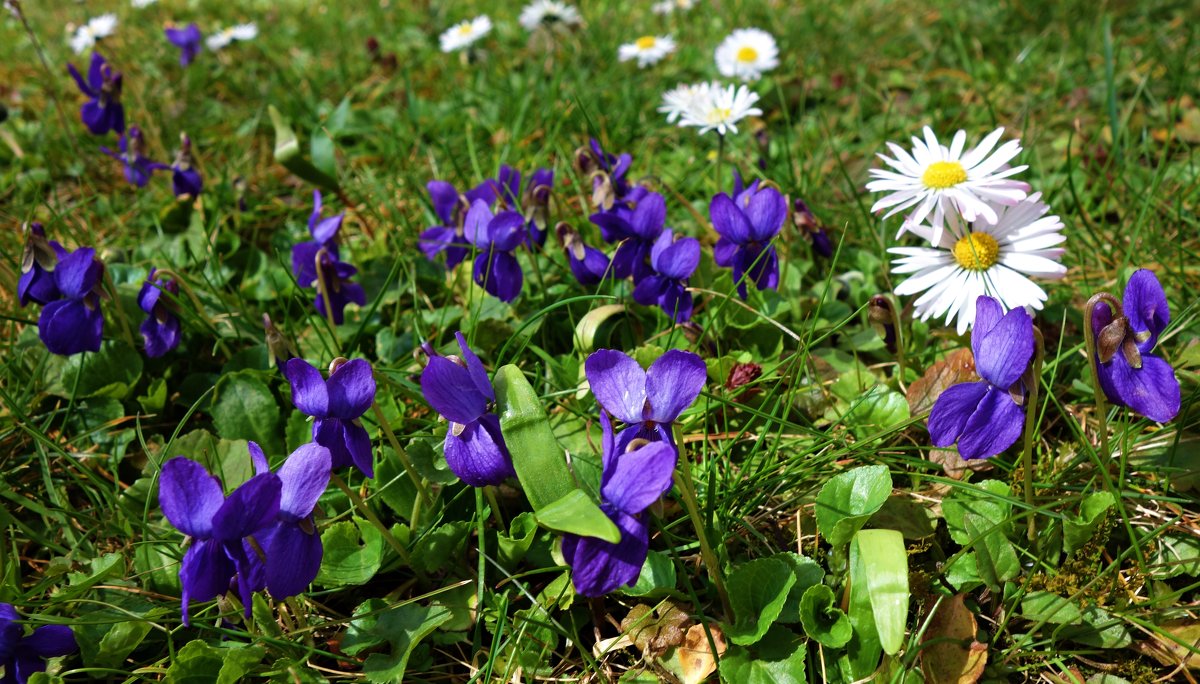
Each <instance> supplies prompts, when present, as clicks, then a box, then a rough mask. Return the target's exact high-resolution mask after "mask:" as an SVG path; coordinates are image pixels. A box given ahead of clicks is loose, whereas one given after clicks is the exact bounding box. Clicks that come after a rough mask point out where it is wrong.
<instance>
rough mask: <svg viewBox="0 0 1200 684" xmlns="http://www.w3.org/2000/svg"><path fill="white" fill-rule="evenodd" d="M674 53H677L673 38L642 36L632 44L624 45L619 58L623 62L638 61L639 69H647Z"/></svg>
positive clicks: (618, 52)
mask: <svg viewBox="0 0 1200 684" xmlns="http://www.w3.org/2000/svg"><path fill="white" fill-rule="evenodd" d="M672 52H675V39H674V38H672V37H671V36H642V37H641V38H638V39H637V40H635V41H633V42H632V43H626V44H624V45H622V46H621V47H620V48H619V49H618V50H617V58H618V59H620V60H621V61H622V62H628V61H629V60H631V59H637V62H638V67H639V68H645V67H648V66H650V65H651V64H656V63H658V62H659V61H661V60H662V58H663V57H666V56H667V55H669V54H671V53H672Z"/></svg>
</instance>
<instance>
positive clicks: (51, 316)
mask: <svg viewBox="0 0 1200 684" xmlns="http://www.w3.org/2000/svg"><path fill="white" fill-rule="evenodd" d="M53 275H54V286H55V287H56V288H57V289H58V293H59V296H60V297H62V298H61V299H56V300H54V301H52V302H49V303H48V304H46V305H45V307H43V308H42V314H41V316H39V317H38V337H41V338H42V342H43V343H44V344H45V345H46V349H48V350H50V352H51V353H54V354H60V355H62V356H70V355H71V354H78V353H79V352H83V351H93V352H94V351H100V340H101V338H102V337H103V335H104V315H103V314H102V313H101V312H100V280H101V278H102V277H103V276H104V264H102V263H101V262H100V260H99V259H97V258H96V250H94V249H92V248H91V247H80V248H79V249H77V250H75V251H74V252H71V253H70V254H67V255H65V256H63V257H62V258H61V259H60V260H59V262H58V265H57V266H55V267H54V271H53Z"/></svg>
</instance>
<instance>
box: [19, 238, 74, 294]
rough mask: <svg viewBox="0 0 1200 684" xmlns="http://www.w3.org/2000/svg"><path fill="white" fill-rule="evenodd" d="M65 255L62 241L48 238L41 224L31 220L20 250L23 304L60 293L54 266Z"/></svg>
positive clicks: (20, 289)
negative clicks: (55, 278) (23, 244)
mask: <svg viewBox="0 0 1200 684" xmlns="http://www.w3.org/2000/svg"><path fill="white" fill-rule="evenodd" d="M66 255H67V250H65V249H63V246H62V245H60V244H58V243H57V242H55V241H54V240H47V239H46V231H45V230H44V229H43V228H42V224H40V223H38V222H36V221H34V222H33V223H31V224H29V226H28V227H27V228H26V231H25V249H24V251H23V253H22V254H21V277H20V278H18V279H17V301H18V302H20V303H21V306H26V305H27V304H29V302H34V303H36V304H42V305H45V304H49V303H50V302H52V301H54V300H55V299H58V298H59V297H60V296H61V295H60V294H59V291H58V286H57V285H55V284H54V267H55V266H56V265H57V264H58V262H59V261H60V260H62V258H63V257H65V256H66Z"/></svg>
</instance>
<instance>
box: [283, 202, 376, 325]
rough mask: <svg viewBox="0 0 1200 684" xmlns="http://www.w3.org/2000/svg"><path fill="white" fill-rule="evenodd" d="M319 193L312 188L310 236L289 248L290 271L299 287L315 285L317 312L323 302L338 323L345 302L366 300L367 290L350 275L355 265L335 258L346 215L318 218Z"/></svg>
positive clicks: (361, 304)
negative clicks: (339, 231) (305, 240)
mask: <svg viewBox="0 0 1200 684" xmlns="http://www.w3.org/2000/svg"><path fill="white" fill-rule="evenodd" d="M321 207H322V204H321V192H320V191H319V190H316V191H313V210H312V213H311V214H310V215H309V217H308V232H309V233H311V234H312V236H313V239H312V240H310V241H307V242H301V243H299V244H297V245H295V246H293V247H292V274H293V275H295V276H296V282H297V284H299V285H300V287H305V288H308V287H316V288H317V289H318V292H317V298H316V300H315V301H314V304H315V305H316V308H317V312H318V313H320V314H321V315H322V316H325V315H327V314H326V304H327V300H328V305H329V306H330V307H331V308H332V314H333V315H332V318H333V322H334V324H336V325H341V323H342V321H343V320H344V318H345V308H346V305H347V304H349V303H351V302H353V303H355V304H358V305H359V306H363V305H364V304H366V303H367V295H366V292H364V291H363V288H362V286H361V285H358V284H356V283H353V282H351V281H350V278H352V277H354V275H355V274H356V273H358V269H357V268H355V267H354V266H352V265H350V264H347V263H345V262H343V261H339V260H338V245H337V233H338V230H339V229H341V227H342V219H343V218H344V217H345V214H344V213H342V214H338V215H336V216H331V217H329V218H321Z"/></svg>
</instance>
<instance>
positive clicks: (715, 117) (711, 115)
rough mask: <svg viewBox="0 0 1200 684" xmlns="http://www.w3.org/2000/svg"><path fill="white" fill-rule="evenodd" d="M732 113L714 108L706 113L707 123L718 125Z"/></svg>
mask: <svg viewBox="0 0 1200 684" xmlns="http://www.w3.org/2000/svg"><path fill="white" fill-rule="evenodd" d="M732 113H733V112H732V111H730V110H729V109H726V108H723V107H714V108H713V109H710V110H709V111H708V122H709V123H720V122H722V121H725V120H726V119H728V118H729V116H730V115H731V114H732Z"/></svg>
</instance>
